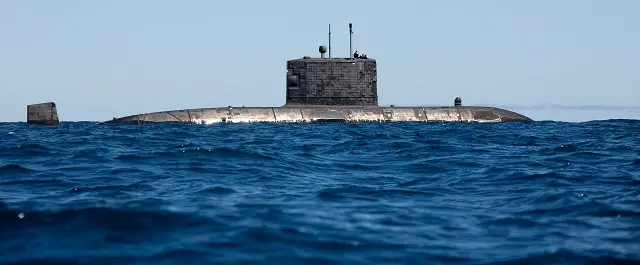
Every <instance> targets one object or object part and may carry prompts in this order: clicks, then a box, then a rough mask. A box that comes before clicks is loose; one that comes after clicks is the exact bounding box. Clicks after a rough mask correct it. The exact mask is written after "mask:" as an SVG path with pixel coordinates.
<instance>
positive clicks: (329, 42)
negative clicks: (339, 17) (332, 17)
mask: <svg viewBox="0 0 640 265" xmlns="http://www.w3.org/2000/svg"><path fill="white" fill-rule="evenodd" d="M329 58H331V24H329Z"/></svg>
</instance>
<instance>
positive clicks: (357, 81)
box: [38, 23, 533, 125]
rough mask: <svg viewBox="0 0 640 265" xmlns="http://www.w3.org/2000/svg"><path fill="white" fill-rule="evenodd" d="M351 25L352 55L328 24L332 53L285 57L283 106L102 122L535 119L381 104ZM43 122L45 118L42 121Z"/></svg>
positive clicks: (372, 63) (475, 109) (372, 69)
mask: <svg viewBox="0 0 640 265" xmlns="http://www.w3.org/2000/svg"><path fill="white" fill-rule="evenodd" d="M352 27H353V26H352V24H351V23H349V34H350V35H349V46H350V47H349V49H350V55H349V57H346V58H332V57H331V25H329V49H328V51H329V56H328V58H325V53H326V52H327V47H326V46H320V47H319V48H318V51H319V52H320V57H316V58H312V57H310V56H303V57H302V58H297V59H292V60H288V61H287V62H286V70H287V71H286V76H285V77H284V78H285V80H286V82H285V84H286V87H285V95H286V96H285V99H286V101H285V104H284V105H282V106H274V107H244V106H242V107H236V106H227V107H212V108H194V109H181V110H171V111H159V112H151V113H142V114H135V115H130V116H125V117H120V118H115V117H114V118H113V119H112V120H108V121H104V122H101V124H105V125H110V124H129V125H142V124H171V123H183V124H215V123H251V122H294V123H323V122H334V123H362V122H530V121H533V120H532V119H530V118H528V117H526V116H524V115H521V114H519V113H516V112H513V111H510V110H505V109H501V108H495V107H485V106H463V105H462V99H461V98H460V97H456V98H455V99H454V102H453V105H450V106H436V107H429V106H394V105H391V106H388V107H385V106H380V105H379V104H378V80H377V62H376V60H375V59H373V58H369V57H368V56H367V55H364V54H363V55H359V54H358V53H357V51H356V52H355V53H351V52H352V51H353V50H352V41H351V38H352V35H353V30H352ZM54 106H55V105H54ZM48 115H49V114H48ZM45 116H46V115H45ZM43 117H44V116H43ZM47 117H48V116H47ZM56 118H57V117H56ZM38 123H43V121H42V120H39V121H38Z"/></svg>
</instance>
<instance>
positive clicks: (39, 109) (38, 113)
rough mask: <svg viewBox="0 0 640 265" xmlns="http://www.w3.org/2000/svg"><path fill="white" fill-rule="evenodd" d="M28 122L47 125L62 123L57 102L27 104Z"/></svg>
mask: <svg viewBox="0 0 640 265" xmlns="http://www.w3.org/2000/svg"><path fill="white" fill-rule="evenodd" d="M27 123H28V124H38V125H47V126H57V125H60V121H59V120H58V110H57V109H56V103H53V102H47V103H38V104H31V105H27Z"/></svg>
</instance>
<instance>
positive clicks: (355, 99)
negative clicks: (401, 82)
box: [285, 24, 378, 106]
mask: <svg viewBox="0 0 640 265" xmlns="http://www.w3.org/2000/svg"><path fill="white" fill-rule="evenodd" d="M349 34H350V35H353V30H352V25H351V24H349ZM330 38H331V26H329V43H331V39H330ZM350 39H351V37H350ZM349 46H350V47H351V43H350V44H349ZM350 49H351V48H350ZM329 51H331V44H329ZM319 52H320V58H311V57H309V56H305V57H303V58H302V59H296V60H289V61H287V81H286V86H287V88H286V89H287V91H286V103H285V104H286V105H285V106H300V105H309V106H327V105H328V106H332V105H333V106H335V105H341V106H378V84H377V83H378V80H377V68H376V60H374V59H369V58H367V56H366V55H358V53H357V52H356V53H354V54H353V55H349V56H350V57H349V58H325V56H324V54H325V53H326V52H327V47H325V46H320V48H319ZM329 57H331V55H329Z"/></svg>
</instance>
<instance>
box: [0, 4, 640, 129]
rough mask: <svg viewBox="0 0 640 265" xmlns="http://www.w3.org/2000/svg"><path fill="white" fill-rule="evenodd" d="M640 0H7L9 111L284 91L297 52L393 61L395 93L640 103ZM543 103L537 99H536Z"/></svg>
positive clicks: (553, 109)
mask: <svg viewBox="0 0 640 265" xmlns="http://www.w3.org/2000/svg"><path fill="white" fill-rule="evenodd" d="M638 14H640V1H634V0H618V1H595V0H566V1H553V0H540V1H497V0H488V1H472V0H466V1H425V0H416V1H403V0H398V1H391V2H388V1H377V2H375V1H374V2H372V1H364V0H362V1H348V2H344V1H338V0H329V1H324V2H322V4H321V6H318V2H314V1H293V0H286V1H205V0H193V1H188V2H178V1H163V0H161V1H155V0H139V1H84V0H68V1H0V36H1V37H2V41H0V93H1V95H2V96H1V97H0V106H1V107H0V110H1V111H0V121H24V120H25V119H26V105H27V104H32V103H39V102H47V101H54V102H56V103H57V105H58V108H59V114H60V118H61V119H62V120H70V121H80V120H90V121H104V120H108V119H111V118H112V117H120V116H126V115H132V114H138V113H145V112H153V111H163V110H172V109H185V108H202V107H223V106H228V105H233V106H242V105H245V106H280V105H282V104H284V96H285V89H284V84H285V63H286V60H289V59H296V58H301V57H302V56H305V55H310V56H314V57H317V56H318V54H317V53H318V52H317V47H318V45H326V44H327V42H328V40H327V27H328V24H329V23H331V28H332V54H333V55H334V57H346V56H349V55H348V54H349V42H348V41H349V35H348V27H347V25H348V24H349V22H352V23H353V24H354V49H356V50H358V51H360V52H361V53H366V54H367V55H368V56H369V57H370V58H374V59H376V60H377V61H378V91H379V96H380V102H381V104H384V105H388V104H394V105H396V106H399V105H430V106H433V105H451V104H452V103H453V99H454V98H455V97H457V96H460V97H462V98H463V104H464V105H486V106H497V107H499V106H511V107H512V110H514V111H517V112H520V113H522V114H524V115H527V116H529V117H531V118H533V119H535V120H560V121H585V120H599V119H615V118H627V119H638V118H639V117H640V115H639V114H638V113H639V112H638V109H637V107H636V106H640V104H638V100H640V74H638V69H640V34H638V27H637V25H640V16H638ZM525 106H529V107H525Z"/></svg>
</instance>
